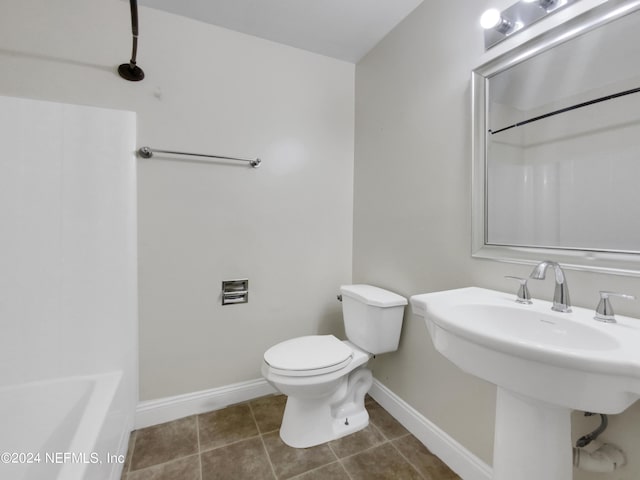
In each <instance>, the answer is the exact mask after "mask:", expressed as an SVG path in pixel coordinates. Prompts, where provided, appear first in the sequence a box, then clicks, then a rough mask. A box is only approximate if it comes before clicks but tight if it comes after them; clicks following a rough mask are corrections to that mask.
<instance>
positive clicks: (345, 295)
mask: <svg viewBox="0 0 640 480" xmlns="http://www.w3.org/2000/svg"><path fill="white" fill-rule="evenodd" d="M340 292H341V293H342V315H343V317H344V328H345V331H346V334H347V338H348V339H349V340H350V341H351V342H352V343H354V344H355V345H357V346H358V347H360V348H362V349H363V350H365V351H366V352H369V353H372V354H374V355H377V354H381V353H386V352H393V351H395V350H397V349H398V343H399V341H400V331H401V330H402V317H403V315H404V307H405V305H406V304H407V299H406V298H404V297H402V296H400V295H398V294H395V293H393V292H390V291H388V290H384V289H382V288H378V287H374V286H371V285H343V286H342V287H340Z"/></svg>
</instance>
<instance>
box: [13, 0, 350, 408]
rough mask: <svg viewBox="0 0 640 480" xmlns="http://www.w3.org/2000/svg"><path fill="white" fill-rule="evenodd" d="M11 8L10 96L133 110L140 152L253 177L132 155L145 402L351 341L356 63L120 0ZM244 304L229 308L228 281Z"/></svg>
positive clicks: (36, 2)
mask: <svg viewBox="0 0 640 480" xmlns="http://www.w3.org/2000/svg"><path fill="white" fill-rule="evenodd" d="M63 3H64V4H62V3H60V2H50V1H48V0H25V1H21V2H14V1H11V0H0V11H1V12H2V15H0V70H1V71H2V75H1V76H0V94H4V95H10V96H24V97H33V98H41V99H51V100H57V101H62V102H69V103H78V104H86V105H97V106H106V107H112V108H120V109H127V110H132V111H135V112H136V113H137V118H138V146H143V145H149V146H151V147H155V148H164V149H169V150H184V151H191V152H202V153H210V154H229V155H234V156H248V157H252V156H260V157H261V158H262V160H263V165H262V167H260V168H259V169H257V170H253V169H250V168H248V167H246V166H245V165H242V166H235V165H221V164H214V165H210V164H202V163H183V162H182V163H181V162H176V161H173V160H171V159H153V160H138V189H139V197H138V204H139V211H138V219H139V259H140V260H139V273H140V398H141V399H142V400H146V399H153V398H159V397H164V396H170V395H177V394H181V393H186V392H192V391H197V390H203V389H208V388H214V387H218V386H223V385H227V384H230V383H235V382H240V381H244V380H249V379H254V378H259V377H260V376H261V375H260V364H261V361H262V354H263V352H264V350H266V348H268V347H269V346H270V345H272V344H273V343H274V342H277V341H280V340H283V339H285V338H290V337H291V336H295V335H300V334H310V333H316V332H322V333H325V332H329V331H336V332H337V333H340V323H341V317H340V307H339V304H338V303H337V302H336V300H335V295H336V293H337V288H338V287H339V285H340V284H341V283H349V282H350V281H351V243H352V196H353V122H354V71H355V68H354V65H352V64H348V63H345V62H340V61H336V60H333V59H330V58H327V57H323V56H320V55H315V54H310V53H308V52H304V51H302V50H297V49H294V48H290V47H286V46H282V45H278V44H275V43H272V42H268V41H265V40H261V39H258V38H254V37H250V36H247V35H243V34H239V33H236V32H232V31H229V30H224V29H221V28H217V27H213V26H210V25H206V24H203V23H200V22H197V21H193V20H189V19H185V18H181V17H178V16H175V15H171V14H167V13H164V12H160V11H156V10H153V9H149V8H140V44H139V52H138V63H139V65H140V66H141V67H142V68H143V69H144V71H145V73H146V78H145V80H144V81H143V82H141V83H130V82H127V81H125V80H122V79H121V78H120V77H118V76H117V75H116V74H115V73H114V72H115V68H116V67H117V65H118V64H120V63H124V62H126V61H128V59H129V55H130V51H131V34H130V17H129V4H128V2H123V1H121V0H69V1H66V2H63ZM239 277H248V278H249V284H250V290H251V293H250V301H249V303H248V304H246V305H238V306H230V307H221V306H220V301H219V293H220V282H221V281H222V280H223V279H228V278H232V279H233V278H239Z"/></svg>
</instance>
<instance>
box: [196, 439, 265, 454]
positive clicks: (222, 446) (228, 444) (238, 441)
mask: <svg viewBox="0 0 640 480" xmlns="http://www.w3.org/2000/svg"><path fill="white" fill-rule="evenodd" d="M259 436H260V434H257V435H253V436H251V437H244V438H241V439H240V440H234V441H233V442H229V443H225V444H223V445H217V446H215V447H210V448H207V449H204V450H202V451H201V452H200V453H208V452H212V451H213V450H218V449H219V448H225V447H230V446H231V445H235V444H237V443H241V442H244V441H246V440H252V439H254V438H258V437H259Z"/></svg>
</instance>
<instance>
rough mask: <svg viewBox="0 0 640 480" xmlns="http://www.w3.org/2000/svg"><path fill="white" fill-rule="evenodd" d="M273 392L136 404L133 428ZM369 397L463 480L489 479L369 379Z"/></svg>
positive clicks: (262, 388) (242, 390) (222, 392)
mask: <svg viewBox="0 0 640 480" xmlns="http://www.w3.org/2000/svg"><path fill="white" fill-rule="evenodd" d="M273 393H277V392H276V390H275V389H274V388H273V387H272V386H271V385H270V384H269V383H267V381H266V380H264V379H262V378H261V379H256V380H250V381H247V382H241V383H235V384H233V385H226V386H224V387H220V388H212V389H211V390H203V391H200V392H193V393H187V394H185V395H177V396H175V397H167V398H161V399H158V400H149V401H145V402H140V403H139V404H138V407H137V409H136V418H135V428H136V429H138V428H144V427H149V426H152V425H158V424H160V423H165V422H170V421H172V420H176V419H178V418H182V417H187V416H189V415H196V414H199V413H205V412H210V411H213V410H220V409H222V408H225V407H227V406H229V405H233V404H235V403H241V402H246V401H248V400H253V399H254V398H258V397H263V396H265V395H270V394H273ZM369 395H371V396H372V397H373V399H374V400H375V401H376V402H378V403H379V404H380V405H382V407H383V408H384V409H385V410H386V411H387V412H389V413H390V414H391V415H392V416H393V417H394V418H395V419H396V420H398V422H400V423H401V424H402V425H403V426H404V427H405V428H406V429H407V430H409V431H410V432H411V433H412V434H413V435H414V436H415V437H416V438H418V439H419V440H420V441H421V442H422V443H423V444H424V445H425V446H426V447H427V448H428V449H429V450H430V451H431V452H433V453H434V454H435V455H437V456H438V457H439V458H440V459H442V461H443V462H445V463H446V464H447V465H448V466H449V467H450V468H451V469H452V470H453V471H455V472H456V473H457V474H458V475H459V476H460V477H462V478H463V479H464V480H491V478H492V470H491V467H490V466H488V465H487V464H486V463H484V462H483V461H482V460H480V459H479V458H478V457H476V456H475V455H474V454H473V453H471V452H470V451H469V450H467V449H466V448H465V447H463V446H462V445H461V444H460V443H458V442H457V441H456V440H454V439H453V438H452V437H450V436H449V435H448V434H447V433H446V432H444V431H443V430H441V429H440V428H439V427H438V426H437V425H435V424H434V423H433V422H431V421H430V420H429V419H427V418H426V417H425V416H424V415H422V414H421V413H420V412H418V411H417V410H416V409H414V408H413V407H412V406H411V405H409V404H408V403H406V402H405V401H404V400H402V399H401V398H400V397H398V396H397V395H396V394H395V393H393V392H392V391H391V390H389V389H388V388H387V387H386V386H385V385H383V384H382V383H380V381H379V380H377V379H375V378H374V380H373V386H372V387H371V390H370V391H369Z"/></svg>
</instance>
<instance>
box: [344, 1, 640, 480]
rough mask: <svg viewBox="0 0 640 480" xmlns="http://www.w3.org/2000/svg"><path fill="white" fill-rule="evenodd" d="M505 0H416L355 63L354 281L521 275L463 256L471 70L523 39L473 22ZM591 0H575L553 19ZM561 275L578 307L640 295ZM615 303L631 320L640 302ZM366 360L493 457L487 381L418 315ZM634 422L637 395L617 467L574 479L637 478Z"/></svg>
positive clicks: (493, 279) (595, 279)
mask: <svg viewBox="0 0 640 480" xmlns="http://www.w3.org/2000/svg"><path fill="white" fill-rule="evenodd" d="M511 3H513V2H512V1H507V0H504V1H489V0H483V1H477V0H464V1H458V2H450V1H446V0H434V1H431V2H424V3H423V4H422V5H421V6H420V7H418V8H417V9H416V10H415V11H414V12H413V14H411V15H410V16H409V17H408V18H407V19H406V20H405V21H404V22H403V23H401V24H400V25H399V26H398V27H397V28H396V29H395V30H394V31H393V32H391V34H390V35H388V36H387V37H386V38H385V39H384V40H383V41H382V42H381V43H380V44H378V46H377V47H376V48H375V49H374V50H373V51H372V52H370V53H369V54H368V55H367V56H366V57H365V58H364V59H363V60H362V61H361V62H360V63H359V64H358V65H357V68H356V160H355V187H354V188H355V204H354V249H353V251H354V260H353V261H354V267H353V277H354V278H353V279H354V282H368V283H372V284H375V285H379V286H381V287H387V288H389V289H391V290H393V291H397V292H398V293H401V294H403V295H405V296H407V297H408V296H410V295H413V294H417V293H425V292H430V291H437V290H445V289H450V288H456V287H462V286H468V285H478V286H482V287H488V288H494V289H498V290H502V291H513V292H514V293H515V291H516V285H513V284H512V283H511V281H509V280H506V279H504V278H503V276H504V275H520V276H524V275H528V274H529V271H530V268H529V267H526V266H520V265H515V264H503V263H498V262H493V261H487V260H479V259H473V258H471V192H470V186H471V128H470V126H471V125H470V122H471V117H470V112H471V98H470V77H471V70H472V69H473V68H474V67H476V66H478V65H480V64H481V63H484V61H485V60H486V59H487V58H488V57H490V56H492V55H496V54H497V52H500V51H504V49H505V48H507V47H509V46H513V44H514V42H519V41H521V40H522V39H523V38H526V36H527V32H524V33H522V34H519V35H516V36H515V37H513V38H512V40H511V41H508V42H507V44H506V45H505V44H503V45H502V46H500V47H496V48H495V49H493V51H492V52H490V54H484V53H483V40H482V32H481V29H480V27H479V24H478V19H479V17H480V15H481V13H482V12H483V11H484V10H485V9H486V8H489V7H490V6H492V7H493V6H496V7H498V8H505V7H507V6H509V5H510V4H511ZM596 3H597V2H594V1H589V0H583V1H581V2H577V4H576V6H575V7H572V11H571V12H569V11H565V12H564V13H557V14H556V15H554V17H556V19H560V18H565V16H567V15H569V14H575V12H576V11H577V10H576V9H578V8H580V9H582V8H587V7H589V6H593V5H594V4H596ZM600 3H601V2H600ZM551 20H552V21H556V20H553V19H551ZM543 23H544V22H543ZM545 26H547V27H548V24H547V25H542V24H538V26H536V27H535V28H533V29H532V30H531V31H539V30H537V29H540V28H542V27H545ZM517 37H520V38H517ZM509 42H511V43H509ZM567 276H568V281H569V286H570V289H571V298H572V301H573V303H574V304H576V305H582V306H587V307H591V306H594V307H595V305H596V303H597V300H598V290H600V289H610V290H615V291H621V292H628V293H635V294H638V293H640V279H637V278H625V277H619V276H605V275H595V274H591V273H585V272H574V271H569V272H567ZM530 284H531V285H530V287H531V290H532V294H533V296H534V297H537V298H544V299H547V300H549V299H550V298H551V296H552V293H553V280H552V279H548V280H545V281H543V282H533V281H532V282H530ZM616 307H617V312H619V313H620V314H627V315H632V316H636V317H640V302H618V303H617V304H616ZM373 366H374V375H375V376H376V377H377V378H378V379H379V380H381V381H382V382H383V383H384V384H385V385H387V386H388V387H389V388H390V389H391V390H392V391H394V392H395V393H397V394H398V395H399V396H400V397H401V398H403V399H404V400H405V401H407V402H408V403H409V404H411V405H412V406H413V407H414V408H416V409H417V410H418V411H420V412H421V413H422V414H423V415H425V416H426V417H427V418H429V419H430V420H432V421H433V422H434V423H436V424H437V425H438V426H439V427H441V428H442V429H443V430H445V431H446V432H447V433H448V434H450V435H452V436H453V437H454V438H455V439H456V440H458V441H459V442H461V443H462V444H463V445H464V446H466V447H467V448H469V449H470V450H471V451H472V452H473V453H475V454H476V455H478V456H479V457H480V458H482V459H483V460H484V461H485V462H487V463H489V464H490V463H491V456H492V444H493V421H494V409H495V388H494V387H493V386H491V385H489V384H487V383H485V382H483V381H481V380H478V379H476V378H473V377H471V376H469V375H466V374H464V373H462V372H461V371H460V370H458V369H457V368H456V367H455V366H454V365H453V364H451V363H449V362H448V361H447V360H445V359H444V357H442V356H441V355H439V354H438V353H437V352H436V351H435V349H434V348H433V346H432V343H431V339H430V337H429V334H428V332H427V329H426V327H425V325H424V323H423V322H420V321H419V320H418V319H417V317H413V316H412V315H411V314H410V313H407V315H406V316H405V324H404V327H403V336H402V339H401V344H400V349H399V351H398V352H396V353H393V354H387V355H381V356H379V357H377V358H376V359H375V360H374V361H373ZM639 420H640V405H638V404H636V405H634V406H632V407H631V408H630V409H629V410H627V411H626V412H625V413H624V414H621V415H616V416H612V417H610V426H609V428H608V429H607V431H606V432H605V433H604V434H603V437H602V438H603V439H604V440H607V441H609V442H612V443H615V444H617V445H619V446H621V447H622V448H623V449H624V450H625V451H626V452H627V453H628V456H629V464H628V466H627V467H625V468H624V469H623V470H621V471H620V472H619V473H618V472H616V474H615V475H614V476H606V475H596V474H587V473H584V472H579V473H576V474H575V478H576V479H580V480H586V479H589V480H591V479H594V480H595V479H603V480H604V479H606V478H616V479H618V480H631V479H636V478H638V477H639V476H640V438H639V437H638V435H637V426H636V425H637V424H638V421H639ZM573 423H574V436H575V437H576V438H577V437H578V436H580V435H582V434H584V433H586V432H588V431H590V430H591V429H593V428H595V426H596V425H595V424H596V423H597V420H594V419H593V418H592V419H587V420H584V419H582V418H581V417H580V416H579V414H575V415H574V422H573Z"/></svg>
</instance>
